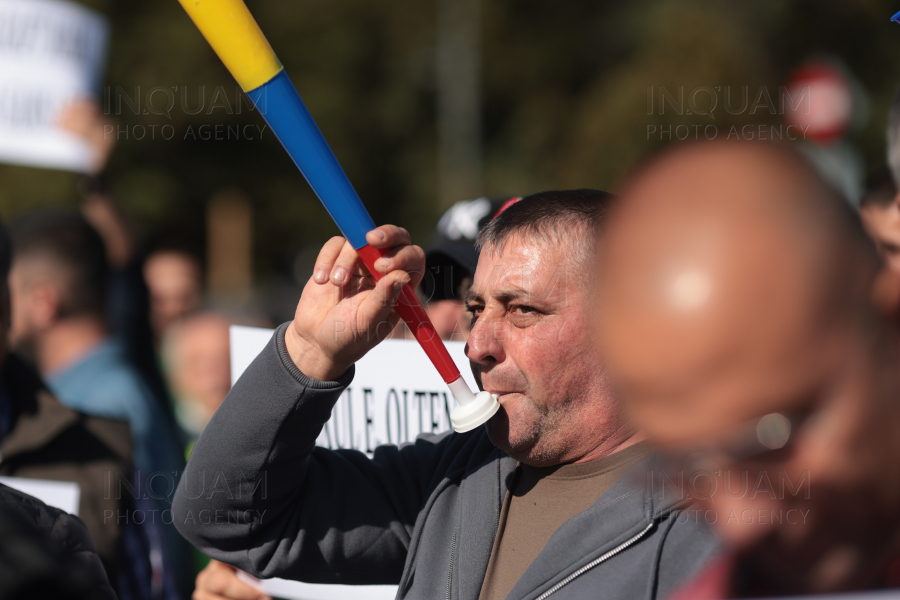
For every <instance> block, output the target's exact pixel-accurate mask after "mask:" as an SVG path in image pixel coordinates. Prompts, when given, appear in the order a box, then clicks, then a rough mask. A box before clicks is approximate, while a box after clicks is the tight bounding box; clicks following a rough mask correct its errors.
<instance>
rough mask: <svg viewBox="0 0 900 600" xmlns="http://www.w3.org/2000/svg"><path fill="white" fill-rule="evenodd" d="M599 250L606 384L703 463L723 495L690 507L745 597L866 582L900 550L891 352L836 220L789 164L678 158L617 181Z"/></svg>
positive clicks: (847, 220)
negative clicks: (724, 551)
mask: <svg viewBox="0 0 900 600" xmlns="http://www.w3.org/2000/svg"><path fill="white" fill-rule="evenodd" d="M601 250H602V252H601V270H600V281H599V285H600V288H601V289H600V301H599V306H600V312H601V318H600V338H601V341H602V349H603V353H604V357H605V359H606V362H607V365H608V367H609V370H610V375H611V377H612V379H613V381H614V384H615V385H616V386H617V387H618V388H619V390H620V391H621V392H622V393H623V398H624V399H625V400H626V401H627V403H628V405H629V407H630V408H631V410H632V415H633V417H634V420H635V423H636V425H638V426H639V427H641V428H642V430H643V431H644V432H645V433H646V434H647V435H648V436H649V437H650V438H651V439H653V440H655V441H656V442H658V443H660V444H661V445H662V446H663V447H665V448H668V449H670V450H674V451H676V452H677V453H680V452H681V451H684V452H688V453H694V454H693V456H697V455H698V454H699V455H702V456H706V457H709V456H714V457H715V459H714V460H712V461H711V462H709V463H708V464H714V465H715V466H713V467H704V468H705V469H707V470H708V473H707V475H708V476H709V477H711V478H712V479H713V481H715V482H717V483H716V485H717V486H718V487H719V489H728V490H730V492H729V493H726V494H719V495H718V496H716V497H715V498H712V499H705V500H703V503H704V504H706V505H707V508H709V509H710V510H712V511H713V512H715V513H716V514H717V515H718V516H719V517H720V518H719V520H718V521H717V522H716V527H717V528H718V529H719V532H720V534H722V535H723V537H724V539H725V540H726V541H727V542H728V543H729V544H730V545H731V547H732V548H733V549H734V551H735V552H737V553H738V555H739V557H740V559H739V560H738V561H737V562H736V563H735V564H736V565H738V567H736V568H738V569H743V573H744V574H745V575H746V574H747V573H750V574H751V575H750V576H749V578H748V577H744V579H743V580H744V581H745V582H746V581H753V582H756V583H757V584H758V585H760V586H762V587H761V588H759V589H756V590H743V591H744V593H748V594H750V595H752V592H754V591H755V592H756V593H757V594H758V595H759V593H760V592H762V591H764V590H769V592H779V593H785V592H791V593H801V592H809V591H818V592H821V591H828V590H838V589H851V588H854V587H866V586H868V585H871V583H872V582H873V581H875V580H876V579H877V577H879V576H880V575H881V572H880V571H879V569H882V568H885V565H886V563H887V561H888V559H889V558H890V557H892V556H895V555H896V554H897V553H898V552H900V523H897V522H896V521H897V520H898V519H897V516H896V510H895V507H896V506H897V503H898V502H900V476H895V475H893V471H891V470H890V469H892V468H893V467H891V465H892V464H893V463H894V461H895V457H896V456H898V455H900V442H898V440H897V436H896V433H895V432H896V429H897V427H898V426H900V403H898V402H897V401H896V400H897V397H898V395H900V378H898V374H897V369H896V361H897V351H898V346H900V344H898V335H897V331H896V323H895V321H893V320H892V319H891V318H890V317H889V311H887V310H881V311H879V309H878V308H877V307H876V306H875V303H873V301H872V298H873V292H872V290H873V285H874V284H875V283H876V281H879V278H881V277H882V276H883V275H884V272H881V274H880V273H879V267H880V262H879V259H878V257H877V254H876V252H875V249H874V246H873V245H872V244H871V242H870V241H869V240H868V238H867V236H866V234H865V231H864V230H863V228H862V226H861V224H860V222H859V219H858V217H857V216H856V214H855V213H854V212H852V210H850V208H849V205H848V204H847V203H846V202H845V201H844V200H843V198H842V197H840V196H839V195H838V194H837V193H836V192H835V191H834V190H832V189H831V188H830V187H829V186H828V185H827V184H825V183H823V182H822V181H821V180H820V179H819V177H818V176H817V175H816V173H815V172H814V171H813V169H812V168H811V167H810V166H809V165H808V164H807V163H806V162H805V160H804V159H802V158H800V157H799V156H798V155H796V154H794V153H793V152H791V151H790V150H787V149H785V148H782V147H777V146H772V145H767V144H760V143H713V144H704V145H696V146H691V147H682V148H680V149H679V150H676V151H674V152H669V153H667V154H664V155H662V156H660V157H658V158H656V159H655V160H653V161H652V162H650V163H648V164H647V165H645V166H644V167H643V168H642V169H640V170H639V171H638V172H637V173H636V174H635V175H634V176H633V177H632V178H631V180H630V181H629V182H628V183H627V185H626V186H625V189H624V190H623V194H622V199H621V202H620V204H619V205H618V207H617V208H616V209H615V210H614V211H613V213H612V215H611V216H610V220H609V222H608V229H607V233H606V236H605V237H604V239H603V240H601ZM892 289H893V290H894V291H895V292H896V287H895V288H892ZM896 296H897V294H896V293H894V294H893V296H892V298H893V299H894V301H896ZM881 308H882V309H884V307H881ZM770 417H775V418H776V420H775V421H774V422H778V423H787V424H788V425H787V426H786V427H782V429H783V430H782V432H781V433H782V434H783V436H781V439H780V441H779V442H778V444H774V445H770V444H769V443H768V441H767V439H764V436H765V435H766V431H767V430H766V429H765V428H763V424H764V423H772V422H773V421H772V420H771V419H770ZM738 442H740V443H738ZM744 442H749V444H747V443H744ZM763 446H765V447H763ZM767 448H774V449H773V450H767ZM689 462H690V461H689ZM689 462H688V463H685V464H689ZM727 477H730V479H729V478H727ZM804 477H805V478H806V481H807V484H806V486H805V487H804V486H802V485H799V484H797V482H799V481H804ZM742 480H743V481H745V482H746V481H748V480H749V482H751V483H752V482H754V481H755V482H757V484H759V482H760V481H767V482H772V484H771V485H772V486H774V487H773V488H772V489H773V492H772V493H769V492H768V491H763V492H762V493H749V492H748V488H746V487H745V488H744V489H743V492H740V491H738V492H737V495H735V488H740V487H741V484H740V483H738V482H739V481H742ZM785 480H787V481H790V482H793V483H792V485H794V484H796V489H795V490H794V491H793V492H792V491H791V489H790V488H788V491H785V489H786V488H785V487H784V483H783V482H784V481H785ZM729 481H730V482H731V484H730V485H731V487H729V483H728V482H729ZM809 481H812V482H813V483H812V485H811V486H810V484H809ZM779 485H781V487H780V488H779V487H778V486H779ZM775 489H779V490H780V491H779V492H778V493H776V492H775V491H774V490H775ZM801 489H802V490H803V493H800V490H801ZM860 503H865V505H866V506H867V510H866V511H863V512H861V511H859V510H858V506H861V504H860ZM788 511H796V512H794V513H793V514H803V515H804V517H803V520H802V522H800V520H799V519H798V520H796V522H793V521H791V520H790V519H789V518H788V520H787V521H785V515H786V514H789V513H788ZM735 514H737V515H742V517H741V519H735V518H731V516H733V515H735ZM747 515H751V517H750V518H747V517H746V516H747ZM757 515H764V516H765V518H763V517H760V518H759V519H757V518H756V516H757ZM775 523H780V524H781V525H775ZM785 523H787V524H785ZM885 524H890V525H889V526H887V527H886V526H885ZM895 526H896V527H895ZM769 592H767V593H769ZM738 593H740V591H739V592H738Z"/></svg>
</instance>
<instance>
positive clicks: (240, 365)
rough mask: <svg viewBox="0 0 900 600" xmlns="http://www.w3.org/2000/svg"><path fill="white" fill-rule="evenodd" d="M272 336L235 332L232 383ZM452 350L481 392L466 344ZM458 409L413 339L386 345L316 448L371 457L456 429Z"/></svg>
mask: <svg viewBox="0 0 900 600" xmlns="http://www.w3.org/2000/svg"><path fill="white" fill-rule="evenodd" d="M271 337H272V330H270V329H260V328H258V327H237V326H234V327H232V328H231V380H232V384H233V383H234V382H235V381H236V380H237V378H238V377H239V376H240V374H241V373H243V372H244V369H246V368H247V366H248V365H249V364H250V362H251V361H252V360H253V359H254V358H256V355H257V354H259V352H260V351H261V350H262V349H263V347H264V346H265V345H266V344H267V343H268V342H269V340H270V338H271ZM446 345H447V350H448V351H449V352H450V356H451V357H452V358H453V360H454V362H455V363H456V365H457V367H458V368H459V370H460V372H461V373H463V377H464V378H465V379H466V382H467V383H468V384H469V386H470V387H471V388H472V389H477V388H476V386H475V381H474V379H473V378H472V374H471V371H470V369H469V361H468V359H467V358H466V355H465V350H464V349H465V344H464V343H462V342H446ZM454 406H456V401H455V400H454V399H453V395H452V394H451V393H450V392H449V391H448V389H447V386H446V384H444V382H443V380H442V379H441V377H440V375H438V372H437V371H436V370H435V368H434V365H432V364H431V362H430V361H429V360H428V357H427V356H426V355H425V353H424V352H423V351H422V349H421V348H420V347H419V344H418V343H416V342H415V341H413V340H385V341H383V342H382V343H380V344H379V345H378V346H376V347H375V348H373V349H372V350H371V351H370V352H369V353H368V354H366V355H365V356H364V357H363V359H362V360H360V361H359V362H358V363H356V375H355V376H354V377H353V383H351V384H350V387H349V388H347V391H345V392H344V393H343V395H342V396H341V398H340V399H339V400H338V402H337V404H336V405H335V407H334V410H333V412H332V417H331V420H330V421H329V422H328V423H327V424H326V425H325V428H324V429H323V430H322V434H321V435H320V436H319V438H318V440H317V441H316V443H317V444H318V445H319V446H322V447H325V448H332V449H338V448H353V449H355V450H360V451H362V452H365V453H366V454H368V455H370V456H371V454H372V451H373V450H374V449H375V448H376V447H377V446H378V445H380V444H400V443H403V442H409V441H412V440H415V439H416V436H417V435H419V434H420V433H438V432H441V431H447V430H449V429H450V411H451V410H453V407H454Z"/></svg>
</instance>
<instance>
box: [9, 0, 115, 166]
mask: <svg viewBox="0 0 900 600" xmlns="http://www.w3.org/2000/svg"><path fill="white" fill-rule="evenodd" d="M108 36H109V27H108V25H107V22H106V19H104V18H103V17H102V16H101V15H99V14H97V13H96V12H94V11H92V10H89V9H87V8H85V7H84V6H81V5H79V4H75V3H73V2H66V1H64V0H0V162H7V163H15V164H22V165H31V166H36V167H49V168H58V169H66V170H71V171H80V172H85V171H87V170H88V168H89V167H90V163H91V160H92V155H91V151H90V148H89V147H88V145H87V144H86V142H84V141H83V140H81V139H79V138H77V137H76V136H74V135H71V134H69V133H66V132H64V131H63V130H61V129H60V128H59V126H58V125H57V122H58V120H59V117H60V114H61V111H62V109H63V107H64V106H66V105H67V104H69V103H70V102H72V101H73V100H76V99H79V98H84V97H90V96H97V95H98V92H99V85H100V75H101V73H102V70H103V64H104V61H105V56H106V45H107V39H108Z"/></svg>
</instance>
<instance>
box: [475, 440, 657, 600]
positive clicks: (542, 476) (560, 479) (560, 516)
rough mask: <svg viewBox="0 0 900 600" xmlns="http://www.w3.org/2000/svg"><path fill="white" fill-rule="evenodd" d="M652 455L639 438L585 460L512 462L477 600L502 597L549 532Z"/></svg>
mask: <svg viewBox="0 0 900 600" xmlns="http://www.w3.org/2000/svg"><path fill="white" fill-rule="evenodd" d="M649 455H650V450H649V449H648V448H647V446H646V444H644V443H639V444H635V445H633V446H629V447H628V448H625V449H624V450H620V451H619V452H616V453H615V454H611V455H609V456H605V457H603V458H600V459H598V460H592V461H590V462H586V463H580V464H570V465H557V466H555V467H545V468H538V467H529V466H528V465H523V464H521V463H520V464H519V465H517V466H516V471H515V474H514V476H513V477H514V479H513V482H512V485H511V486H510V489H509V491H508V492H507V493H506V498H505V499H504V501H503V509H502V510H501V511H500V526H499V527H498V528H497V537H496V538H495V539H494V547H493V549H492V550H491V558H490V561H489V562H488V567H487V572H486V573H485V576H484V583H483V584H482V586H481V594H480V595H479V597H478V598H479V600H505V598H506V597H507V596H508V595H509V593H510V592H511V591H512V589H513V587H515V585H516V582H518V581H519V579H520V578H521V577H522V575H524V574H525V571H526V570H527V569H528V567H529V565H531V563H532V562H533V561H534V559H535V558H537V555H538V554H540V552H541V550H543V548H544V546H545V545H547V542H548V541H549V540H550V537H551V536H552V535H553V534H554V533H555V532H556V530H557V529H559V528H560V526H561V525H562V524H563V523H565V522H566V521H568V520H569V519H571V518H572V517H574V516H575V515H577V514H578V513H581V512H584V511H585V510H587V509H588V508H590V507H591V505H592V504H593V503H594V502H596V501H597V499H598V498H599V497H600V496H602V495H603V493H604V492H606V491H607V490H608V489H609V488H611V487H612V486H613V484H615V483H616V481H618V480H619V478H620V477H621V476H622V475H624V474H625V472H626V471H628V469H630V468H631V467H633V466H634V465H636V464H637V463H639V462H641V461H643V460H644V459H645V458H647V457H648V456H649Z"/></svg>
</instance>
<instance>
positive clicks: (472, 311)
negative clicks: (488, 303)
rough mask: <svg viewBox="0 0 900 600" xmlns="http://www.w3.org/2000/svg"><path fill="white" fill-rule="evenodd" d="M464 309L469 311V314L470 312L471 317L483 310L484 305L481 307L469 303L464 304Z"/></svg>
mask: <svg viewBox="0 0 900 600" xmlns="http://www.w3.org/2000/svg"><path fill="white" fill-rule="evenodd" d="M466 310H467V311H468V312H469V314H471V315H472V316H473V317H477V316H478V315H480V314H481V312H482V311H483V310H484V307H483V306H473V305H471V304H466Z"/></svg>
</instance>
